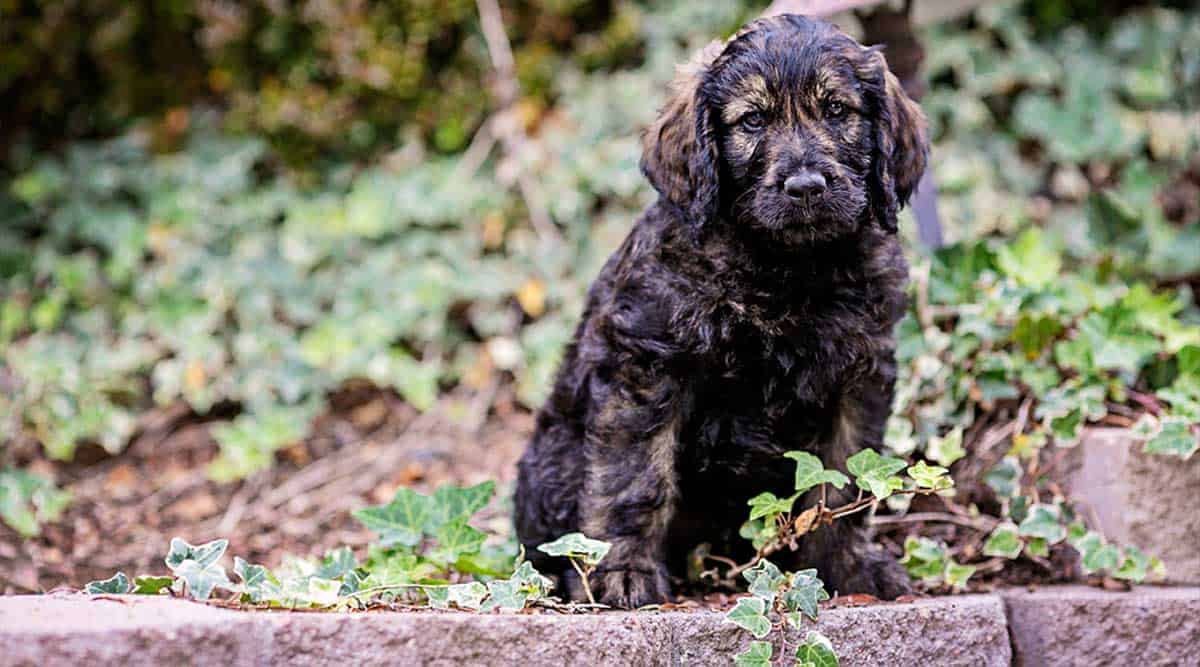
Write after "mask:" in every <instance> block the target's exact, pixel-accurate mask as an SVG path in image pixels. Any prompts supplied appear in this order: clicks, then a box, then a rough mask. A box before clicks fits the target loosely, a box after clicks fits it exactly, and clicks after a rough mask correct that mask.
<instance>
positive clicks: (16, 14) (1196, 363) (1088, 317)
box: [0, 0, 1200, 555]
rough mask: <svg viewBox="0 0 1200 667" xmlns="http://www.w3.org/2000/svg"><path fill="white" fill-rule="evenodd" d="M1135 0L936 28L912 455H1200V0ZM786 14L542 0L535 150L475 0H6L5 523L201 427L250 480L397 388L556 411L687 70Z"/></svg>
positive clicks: (757, 8) (523, 7)
mask: <svg viewBox="0 0 1200 667" xmlns="http://www.w3.org/2000/svg"><path fill="white" fill-rule="evenodd" d="M1125 4H1127V3H1116V2H1095V1H1093V2H1088V1H1085V0H1055V1H1053V2H1032V1H1030V2H1017V3H1012V2H998V3H989V4H986V5H985V6H983V7H982V8H980V9H978V10H976V11H974V12H973V13H971V14H970V15H968V16H966V17H963V18H961V19H958V20H955V21H954V22H951V23H947V24H943V25H937V26H930V27H927V28H925V29H924V30H923V32H922V38H923V40H924V44H925V47H926V51H927V59H926V63H925V70H924V73H925V76H926V77H927V79H928V81H929V83H930V91H929V93H928V95H927V96H926V97H925V99H924V100H923V106H924V108H925V110H926V113H927V114H928V115H929V117H930V119H931V122H932V126H933V136H934V144H935V145H934V150H933V162H934V169H935V171H934V173H935V176H936V179H937V181H938V183H939V186H940V190H941V194H940V207H941V213H942V218H943V223H944V225H945V227H946V234H947V237H948V239H949V240H950V241H951V242H952V246H951V247H950V248H948V249H947V250H945V251H942V252H940V253H939V254H937V255H936V256H932V257H931V256H930V255H929V254H928V252H927V251H925V250H923V249H921V248H919V247H918V246H917V244H916V243H915V242H914V243H911V244H910V245H911V252H912V257H913V260H914V265H915V268H916V271H915V275H916V276H917V280H916V282H915V285H916V288H915V289H917V290H918V292H917V293H916V296H917V298H916V299H914V303H915V306H914V312H913V314H912V316H911V317H910V319H909V320H908V321H906V322H905V324H904V325H903V326H902V328H901V350H900V356H901V359H902V361H903V362H904V363H905V374H904V376H903V377H902V383H901V386H902V391H901V396H900V399H899V403H898V405H897V408H898V415H899V416H898V417H897V418H896V419H894V420H893V423H892V424H891V425H890V429H889V442H890V443H891V445H892V446H893V447H894V448H895V449H896V450H897V451H900V452H902V453H907V452H912V451H914V450H918V449H919V450H920V451H929V449H930V448H931V447H932V448H933V451H935V452H939V453H940V454H939V456H941V459H945V460H947V461H948V462H950V463H953V462H955V461H956V460H957V459H958V458H959V457H957V456H951V454H950V452H952V451H953V450H954V448H965V450H971V448H972V446H973V443H975V442H976V441H978V440H979V439H980V438H981V437H982V434H983V427H982V426H981V427H980V428H974V427H975V426H976V425H979V424H982V425H984V426H987V425H989V424H991V425H994V424H995V421H996V420H997V419H1005V420H1009V421H1011V420H1013V419H1015V418H1016V417H1017V415H1018V414H1020V411H1021V410H1024V411H1025V416H1023V417H1021V419H1022V429H1023V431H1021V432H1018V433H1016V435H1017V436H1026V435H1027V436H1028V439H1029V440H1030V441H1031V442H1032V444H1030V443H1028V442H1025V441H1019V442H1015V443H1014V439H1013V438H1011V437H1010V438H1009V439H1007V440H1006V441H1005V442H1006V443H1008V444H1010V445H1013V446H1014V449H1012V450H1010V451H1007V452H1003V451H1002V452H1001V455H1005V454H1008V455H1011V457H1016V459H1018V460H1019V459H1021V457H1025V458H1028V456H1030V455H1031V454H1030V452H1033V454H1032V455H1033V456H1036V452H1037V449H1038V448H1039V447H1041V446H1042V445H1043V444H1045V443H1047V442H1060V443H1068V444H1069V443H1071V442H1073V440H1074V439H1077V438H1078V434H1079V429H1081V428H1082V427H1083V425H1084V424H1086V423H1107V424H1109V425H1124V426H1127V427H1132V426H1134V425H1135V424H1139V425H1140V427H1141V428H1142V429H1143V433H1144V435H1145V437H1146V438H1147V439H1150V438H1158V440H1157V442H1159V445H1158V446H1159V447H1160V448H1162V449H1163V450H1164V451H1168V452H1173V453H1177V454H1179V455H1185V454H1187V455H1190V453H1191V451H1192V450H1194V446H1192V445H1191V444H1190V443H1193V441H1194V440H1195V438H1196V437H1197V431H1196V426H1195V424H1196V422H1198V421H1200V324H1198V323H1200V314H1198V312H1197V305H1196V296H1195V295H1196V293H1197V292H1196V288H1197V287H1200V157H1197V147H1198V145H1200V136H1198V134H1200V130H1198V128H1200V116H1198V115H1197V108H1198V105H1197V102H1198V95H1200V12H1198V11H1196V10H1195V9H1184V8H1183V7H1182V5H1183V4H1184V3H1180V6H1152V5H1149V4H1147V5H1138V6H1134V7H1125V6H1124V5H1125ZM764 8H765V3H762V2H750V1H748V0H742V1H739V2H721V3H697V2H690V1H687V0H664V1H662V2H642V1H632V0H599V1H584V0H520V1H515V2H506V3H504V7H503V9H504V22H505V29H506V32H507V34H508V38H509V40H510V41H511V44H512V49H513V53H514V62H515V70H516V72H515V73H516V79H517V82H518V83H519V90H520V95H519V97H518V99H517V101H516V103H515V107H514V109H513V111H512V113H511V114H510V115H509V116H508V117H509V118H512V119H515V120H514V121H513V122H514V123H515V125H516V127H517V130H518V133H517V134H518V136H520V137H522V140H520V141H516V142H512V143H511V144H510V143H509V142H506V141H503V140H502V139H503V137H499V139H498V137H497V134H498V133H500V132H502V131H503V130H502V129H501V128H502V127H503V125H502V124H501V123H498V122H497V118H498V115H497V112H498V104H497V102H496V99H495V96H494V95H492V94H491V92H490V91H492V90H493V89H494V88H493V79H494V76H495V74H494V73H495V69H494V67H493V64H492V61H491V55H490V52H489V48H488V45H487V43H486V40H485V38H484V35H483V33H482V31H481V29H480V21H479V16H478V14H477V9H476V4H475V2H473V1H470V0H466V1H464V0H448V1H445V2H431V1H429V0H404V1H402V2H373V1H369V0H342V1H334V0H305V1H300V2H287V1H285V0H251V1H248V2H227V1H223V0H168V1H161V0H133V1H119V0H87V1H84V0H60V1H57V2H38V1H35V0H0V44H3V45H4V48H3V49H0V95H2V96H3V98H4V99H5V100H6V101H7V102H9V103H8V104H6V105H5V106H4V108H3V109H0V151H2V154H3V163H2V165H0V179H2V180H0V389H2V390H3V391H2V392H0V467H2V468H3V471H2V472H0V516H2V517H3V519H4V521H5V523H6V524H7V525H8V526H9V528H6V529H4V530H12V531H16V532H17V533H19V534H20V535H23V536H27V537H31V536H33V535H36V534H37V533H38V532H39V530H41V529H42V528H43V527H44V526H43V524H45V523H47V522H48V521H50V520H52V519H55V518H57V517H59V516H60V515H61V514H62V512H63V511H64V507H65V506H66V498H67V495H65V493H66V492H64V491H60V490H58V488H57V487H56V486H55V485H54V484H53V483H51V482H52V481H53V482H57V483H58V484H59V486H65V487H66V488H67V489H68V490H70V489H72V488H74V489H75V493H77V494H82V495H86V494H87V493H90V492H88V491H86V490H80V489H82V488H83V487H82V486H81V485H84V484H85V483H86V480H87V479H88V476H89V474H90V473H89V470H91V468H89V467H88V466H92V465H95V464H96V463H97V462H101V463H103V464H104V465H107V466H108V467H105V468H103V471H104V472H105V473H106V474H107V473H109V472H110V471H111V470H112V469H113V468H112V466H113V465H114V464H113V463H112V462H113V461H119V460H121V459H120V457H121V456H122V453H123V452H124V451H125V450H126V448H127V447H128V446H129V445H130V443H131V442H132V441H134V440H136V439H137V438H138V437H139V436H140V435H142V434H145V433H146V432H148V431H151V430H153V429H154V428H155V424H156V422H155V420H156V419H158V418H159V417H160V416H161V415H163V414H169V415H171V418H172V419H173V420H174V422H173V423H175V424H176V427H175V428H176V430H179V428H180V427H179V426H178V425H179V424H182V423H185V422H188V423H195V424H199V425H202V426H203V434H204V438H203V440H204V442H205V443H207V446H208V449H206V450H204V453H202V454H200V455H197V456H195V457H191V458H189V459H188V461H189V465H191V466H192V468H191V469H194V470H195V471H197V472H196V474H197V475H199V474H200V473H199V471H204V474H205V475H207V477H208V478H209V479H211V480H212V482H206V483H209V484H212V485H214V486H212V487H211V488H217V489H226V488H231V487H230V486H229V485H228V484H227V483H228V482H230V481H233V480H238V479H242V478H246V477H247V476H253V475H255V474H264V473H263V471H266V470H269V469H270V468H271V467H272V464H273V463H277V462H283V463H286V464H287V465H290V466H292V467H294V468H296V469H299V468H302V467H303V466H304V464H305V463H306V462H307V461H308V460H310V459H311V457H312V456H314V454H312V452H311V451H310V452H309V453H308V454H303V453H301V454H297V453H296V451H295V447H296V446H297V443H304V442H305V441H306V440H309V439H311V438H313V437H314V436H313V434H314V432H316V431H314V429H316V430H317V431H319V430H320V429H319V428H318V427H319V425H320V424H321V423H322V422H321V420H322V419H324V418H325V416H327V415H329V414H331V413H337V412H339V411H342V410H343V408H344V407H345V405H346V403H345V401H344V400H342V399H341V398H339V397H340V396H344V395H345V394H346V393H347V392H351V393H353V392H354V391H357V390H359V389H361V388H364V387H366V388H368V389H369V391H375V392H378V391H383V392H385V393H386V394H388V395H390V396H393V397H395V399H396V400H397V401H398V402H399V403H402V404H403V405H404V406H406V408H405V409H408V410H411V411H413V412H415V413H426V414H432V415H435V417H436V419H438V420H442V421H445V422H450V423H453V424H457V425H459V426H463V427H465V428H466V431H467V432H468V433H471V434H474V433H478V432H479V429H480V428H481V427H480V424H481V423H482V422H484V421H486V420H488V419H489V418H492V419H499V418H500V417H501V416H502V415H508V414H515V413H520V414H525V415H527V414H528V411H529V410H531V409H535V408H536V407H537V405H538V404H539V401H540V400H541V399H542V397H543V396H544V395H545V392H546V390H547V384H548V382H549V379H550V377H551V374H552V372H553V370H554V368H555V364H556V362H557V359H558V355H559V353H560V351H561V348H562V346H563V345H564V344H565V342H566V341H567V340H568V339H569V336H570V333H571V330H572V326H573V320H574V318H575V317H577V315H578V313H579V311H580V308H581V300H582V295H583V291H584V289H586V286H587V284H588V282H589V281H590V279H591V278H592V277H593V276H594V275H595V273H596V272H597V271H598V269H599V266H600V264H601V262H603V260H604V259H605V257H606V256H607V253H608V252H610V251H611V249H612V248H614V247H615V246H616V244H617V243H619V241H620V240H621V238H622V237H623V236H624V234H625V233H626V232H627V230H628V229H629V227H630V223H631V221H632V219H633V218H634V217H635V216H636V214H637V212H638V211H639V210H640V209H641V208H642V207H643V206H644V205H645V204H646V203H648V202H649V201H650V200H651V192H650V189H649V187H648V186H647V184H646V183H645V182H644V180H643V179H642V177H641V176H640V174H639V173H638V169H637V161H638V157H639V143H638V132H639V130H640V129H641V128H643V127H644V126H645V125H646V124H647V123H648V122H649V120H650V119H651V118H652V116H653V114H654V113H655V110H656V107H657V104H658V103H659V102H660V101H661V99H662V94H663V92H664V90H665V83H666V82H667V81H668V80H669V79H670V77H671V74H672V72H673V68H674V66H675V65H676V64H677V63H679V62H682V61H683V60H685V59H686V58H687V56H688V55H689V54H690V53H691V52H692V51H694V50H695V49H697V48H699V47H700V46H702V45H703V44H704V43H706V42H707V41H708V40H710V39H712V38H713V37H716V36H724V35H727V34H729V33H730V32H731V31H732V30H734V29H735V28H736V27H737V26H739V25H740V24H741V23H743V22H744V21H745V20H747V19H749V18H752V17H754V16H756V15H758V14H759V13H760V12H761V11H762V10H763V9H764ZM526 186H529V187H528V188H527V187H526ZM530 188H531V190H530ZM538 219H543V220H545V221H548V223H549V224H548V226H547V225H538V224H533V222H531V220H532V221H534V222H536V221H537V220H538ZM906 227H907V229H908V230H909V231H910V232H911V230H912V228H913V224H912V221H911V220H909V224H908V225H906ZM1005 239H1015V240H1013V241H1006V240H1005ZM922 290H923V292H922ZM922 307H924V308H926V310H924V311H922V310H921V308H922ZM1047 397H1049V398H1047ZM1042 399H1045V400H1042ZM1031 401H1033V402H1035V403H1036V406H1037V412H1036V416H1034V417H1029V411H1030V409H1031ZM351 403H352V405H351V407H354V406H356V405H358V403H355V402H353V401H352V402H351ZM501 404H503V405H505V406H507V407H505V408H504V409H503V410H500V409H498V408H497V406H498V405H501ZM1148 406H1149V407H1148ZM1143 414H1149V416H1150V420H1151V422H1152V423H1148V422H1146V421H1144V420H1142V415H1143ZM981 416H986V417H987V418H981ZM964 434H965V436H964ZM1164 434H1166V435H1165V436H1164ZM1167 436H1170V437H1167ZM1171 438H1173V440H1171ZM1017 445H1019V447H1018V446H1017ZM339 446H340V445H339ZM302 449H303V448H302ZM309 449H310V450H311V449H312V448H311V447H310V448H309ZM289 451H290V452H291V453H289ZM81 452H87V455H86V456H82V457H81V456H80V454H81ZM942 454H944V456H942ZM146 455H147V454H146V452H144V451H140V452H139V453H138V456H146ZM114 457H115V458H114ZM936 458H938V457H935V459H936ZM941 459H938V460H941ZM71 461H75V463H69V462H71ZM508 463H511V461H510V460H509V461H507V462H506V465H507V464H508ZM991 463H995V461H991ZM960 465H961V464H960ZM30 470H32V471H33V472H32V473H31V472H29V471H30ZM979 472H980V474H982V471H979ZM504 474H507V473H503V474H501V476H502V477H503V475H504ZM214 493H218V494H221V493H226V492H225V491H214ZM144 495H151V494H149V493H147V494H144ZM158 500H161V498H160V499H158ZM213 511H214V512H215V510H213ZM78 530H79V528H78V527H76V528H75V531H76V532H78ZM41 539H42V540H43V545H48V544H49V545H52V544H54V543H55V540H60V541H62V540H66V541H69V540H70V539H75V540H76V541H78V535H75V536H74V537H70V536H68V537H56V536H55V535H50V536H45V535H43V537H42V538H41ZM157 550H158V549H157V546H155V547H152V552H153V553H157ZM76 551H78V548H76ZM0 555H3V554H0Z"/></svg>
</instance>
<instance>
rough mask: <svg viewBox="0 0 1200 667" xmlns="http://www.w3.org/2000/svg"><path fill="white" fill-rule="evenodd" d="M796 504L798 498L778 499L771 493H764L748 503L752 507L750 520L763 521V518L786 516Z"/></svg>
mask: <svg viewBox="0 0 1200 667" xmlns="http://www.w3.org/2000/svg"><path fill="white" fill-rule="evenodd" d="M795 502H796V496H792V497H790V498H777V497H775V494H774V493H771V492H770V491H763V492H762V493H760V494H758V495H757V496H754V497H753V498H751V499H750V500H748V501H746V504H747V505H749V506H750V520H751V521H754V520H755V519H761V518H763V517H770V516H777V515H779V514H786V513H788V512H791V511H792V505H793V504H794V503H795Z"/></svg>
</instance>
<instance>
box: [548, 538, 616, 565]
mask: <svg viewBox="0 0 1200 667" xmlns="http://www.w3.org/2000/svg"><path fill="white" fill-rule="evenodd" d="M611 548H612V545H611V544H609V543H608V542H604V541H602V540H593V539H592V538H590V537H588V536H586V535H584V534H583V533H567V534H566V535H563V536H562V537H560V538H558V539H557V540H554V541H553V542H547V543H546V544H540V545H538V551H541V552H542V553H546V554H549V555H551V556H563V557H565V558H573V559H575V560H578V561H579V562H581V563H583V564H584V565H585V566H587V567H595V566H596V565H597V564H599V563H600V561H601V560H603V559H604V557H605V556H607V555H608V550H609V549H611Z"/></svg>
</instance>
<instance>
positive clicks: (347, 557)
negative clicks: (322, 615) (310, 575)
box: [235, 547, 358, 579]
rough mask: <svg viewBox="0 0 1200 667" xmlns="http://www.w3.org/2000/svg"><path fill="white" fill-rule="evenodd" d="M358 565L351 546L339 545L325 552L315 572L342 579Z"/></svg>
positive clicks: (319, 574)
mask: <svg viewBox="0 0 1200 667" xmlns="http://www.w3.org/2000/svg"><path fill="white" fill-rule="evenodd" d="M356 567H358V561H357V560H356V559H355V558H354V551H353V550H352V549H350V547H339V548H337V549H333V550H331V551H327V552H325V558H323V559H322V560H321V563H320V564H319V565H317V569H316V572H315V573H314V574H316V576H318V577H320V578H322V579H340V578H342V577H343V576H345V575H346V574H347V573H349V572H351V571H353V570H354V568H356ZM235 571H236V570H235Z"/></svg>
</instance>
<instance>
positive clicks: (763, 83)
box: [721, 74, 774, 125]
mask: <svg viewBox="0 0 1200 667" xmlns="http://www.w3.org/2000/svg"><path fill="white" fill-rule="evenodd" d="M773 107H774V98H773V96H772V95H771V90H770V88H768V87H767V80H766V79H764V78H763V77H762V76H760V75H758V74H749V75H747V76H746V77H744V78H743V79H742V80H741V81H738V83H737V93H736V94H734V96H733V98H732V99H730V100H729V102H728V103H727V104H726V105H725V108H724V109H722V110H721V120H723V121H725V124H727V125H732V124H734V123H736V122H737V121H738V119H739V118H741V117H742V116H744V115H746V114H748V113H750V112H751V111H763V112H766V111H769V110H770V109H771V108H773Z"/></svg>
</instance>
